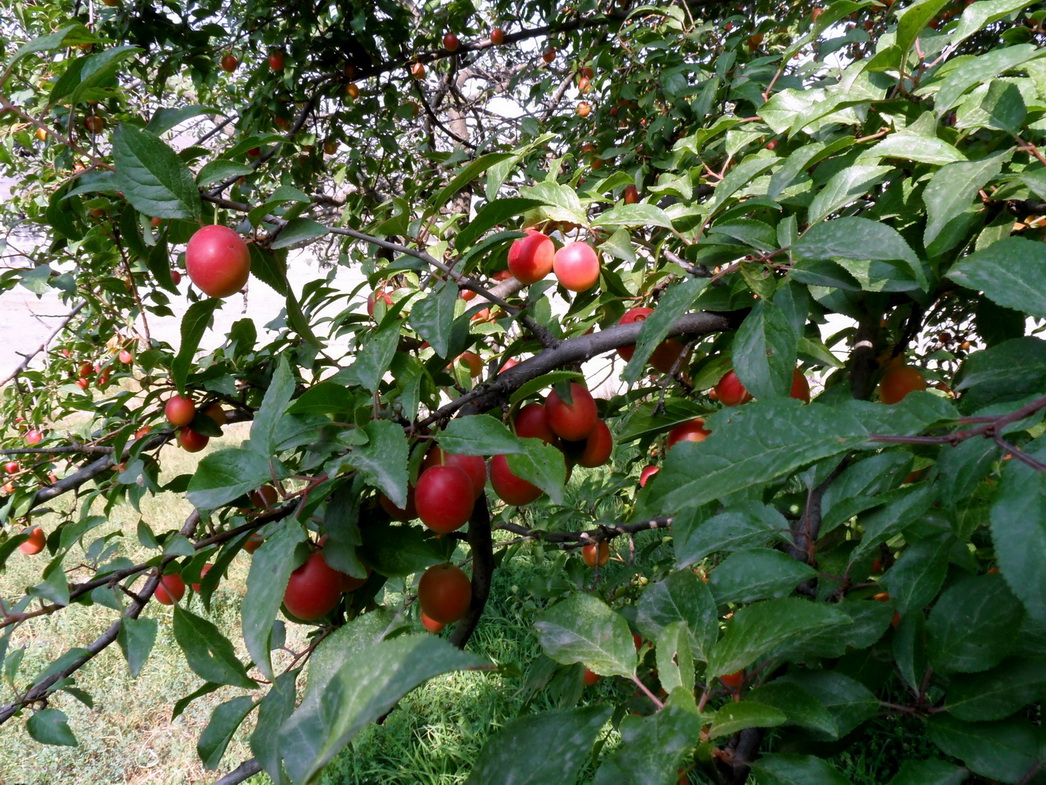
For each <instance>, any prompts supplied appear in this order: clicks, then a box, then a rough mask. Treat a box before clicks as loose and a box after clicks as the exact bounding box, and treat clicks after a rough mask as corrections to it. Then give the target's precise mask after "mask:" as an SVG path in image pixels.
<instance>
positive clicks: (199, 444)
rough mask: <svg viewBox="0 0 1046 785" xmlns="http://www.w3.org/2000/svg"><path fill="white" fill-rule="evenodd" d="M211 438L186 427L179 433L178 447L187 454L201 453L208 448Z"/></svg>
mask: <svg viewBox="0 0 1046 785" xmlns="http://www.w3.org/2000/svg"><path fill="white" fill-rule="evenodd" d="M210 440H211V437H209V436H205V435H204V434H202V433H199V432H198V431H194V430H193V429H192V428H190V427H189V426H185V427H184V428H181V429H180V430H179V431H178V446H179V447H181V448H182V449H183V450H185V451H186V452H199V451H200V450H202V449H203V448H204V447H206V446H207V442H209V441H210Z"/></svg>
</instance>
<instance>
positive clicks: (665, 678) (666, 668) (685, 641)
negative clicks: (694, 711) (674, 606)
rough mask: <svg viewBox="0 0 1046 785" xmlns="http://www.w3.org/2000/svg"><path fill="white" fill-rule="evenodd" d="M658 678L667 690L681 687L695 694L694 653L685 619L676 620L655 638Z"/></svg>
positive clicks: (688, 692) (690, 693)
mask: <svg viewBox="0 0 1046 785" xmlns="http://www.w3.org/2000/svg"><path fill="white" fill-rule="evenodd" d="M654 655H655V657H656V659H657V678H658V680H659V681H660V682H661V687H662V689H664V690H665V692H671V691H672V690H674V689H676V688H677V687H681V688H682V689H683V691H684V692H686V693H687V694H688V695H693V694H694V654H693V650H692V649H691V648H690V630H689V629H687V624H686V622H685V621H682V620H680V621H674V622H672V623H671V624H669V625H668V626H667V627H665V628H664V629H663V630H661V631H660V632H659V633H658V634H657V637H656V639H654Z"/></svg>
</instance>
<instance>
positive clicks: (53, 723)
mask: <svg viewBox="0 0 1046 785" xmlns="http://www.w3.org/2000/svg"><path fill="white" fill-rule="evenodd" d="M25 729H26V730H27V731H29V735H30V736H32V737H33V738H34V739H35V740H36V741H38V742H40V743H41V744H53V745H54V746H57V747H79V746H80V742H78V741H77V740H76V736H75V735H73V731H72V729H71V728H70V727H69V722H68V717H66V714H65V712H64V711H59V710H58V709H42V710H41V711H37V712H34V713H33V715H32V716H31V717H30V718H29V721H28V722H27V723H26V724H25Z"/></svg>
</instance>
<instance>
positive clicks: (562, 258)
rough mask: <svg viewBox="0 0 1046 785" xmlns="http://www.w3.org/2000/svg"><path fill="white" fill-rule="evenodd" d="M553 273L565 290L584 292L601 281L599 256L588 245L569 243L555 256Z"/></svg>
mask: <svg viewBox="0 0 1046 785" xmlns="http://www.w3.org/2000/svg"><path fill="white" fill-rule="evenodd" d="M552 271H553V272H554V273H555V274H556V278H557V279H558V280H559V283H560V284H561V285H562V286H563V288H564V289H569V290H570V291H572V292H584V291H586V290H588V289H591V288H592V287H593V286H595V285H596V283H597V282H598V281H599V255H598V254H597V253H596V250H595V249H594V248H593V247H592V246H591V245H589V244H588V243H583V242H573V243H567V244H566V245H564V246H563V247H562V248H560V249H559V250H558V251H556V253H555V255H554V256H553V260H552Z"/></svg>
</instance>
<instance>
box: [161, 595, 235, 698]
mask: <svg viewBox="0 0 1046 785" xmlns="http://www.w3.org/2000/svg"><path fill="white" fill-rule="evenodd" d="M174 638H175V640H177V641H178V645H179V646H180V647H181V649H182V651H183V652H185V659H186V661H187V662H188V663H189V667H190V668H192V670H193V673H195V674H196V675H197V676H199V677H200V678H201V679H204V680H205V681H211V682H214V683H215V684H231V685H233V686H235V687H254V686H255V682H254V679H252V678H250V677H249V676H248V675H247V669H246V668H244V666H243V664H242V663H241V662H240V660H239V659H238V658H237V657H236V651H235V650H234V649H233V646H232V643H231V642H230V641H229V639H228V638H226V637H225V636H224V635H222V632H221V630H219V629H218V627H217V626H215V624H214V623H213V622H211V621H208V620H207V619H204V618H203V617H201V616H197V615H196V614H195V613H192V612H191V611H188V610H186V609H185V608H183V607H181V606H180V605H176V606H175V607H174Z"/></svg>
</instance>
